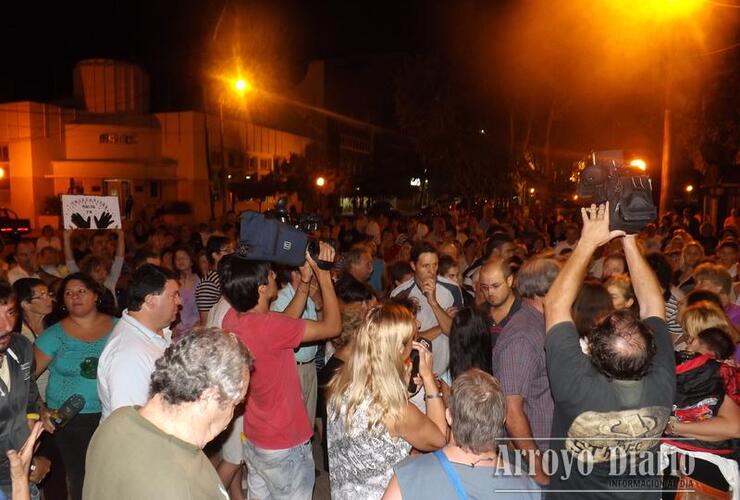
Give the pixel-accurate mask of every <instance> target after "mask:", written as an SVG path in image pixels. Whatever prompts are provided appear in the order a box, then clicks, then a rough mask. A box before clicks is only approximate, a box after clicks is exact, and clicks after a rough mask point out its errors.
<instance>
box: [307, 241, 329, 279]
mask: <svg viewBox="0 0 740 500" xmlns="http://www.w3.org/2000/svg"><path fill="white" fill-rule="evenodd" d="M335 255H336V250H334V247H332V246H331V245H329V244H328V243H324V242H323V241H320V242H319V252H318V255H317V257H318V259H316V260H315V259H314V256H312V255H311V251H310V249H307V250H306V262H308V264H309V265H310V266H311V269H312V270H313V272H314V274H315V275H316V276H317V277H318V276H319V273H322V272H323V273H327V274H328V273H329V270H330V269H331V266H327V265H326V264H333V263H334V256H335ZM317 260H318V262H317ZM302 277H303V274H302V272H301V278H302Z"/></svg>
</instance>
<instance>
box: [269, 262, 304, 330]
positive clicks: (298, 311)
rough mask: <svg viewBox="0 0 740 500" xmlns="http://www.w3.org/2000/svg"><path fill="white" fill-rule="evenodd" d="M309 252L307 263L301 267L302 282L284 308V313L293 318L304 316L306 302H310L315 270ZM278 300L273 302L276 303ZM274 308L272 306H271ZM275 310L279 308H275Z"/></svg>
mask: <svg viewBox="0 0 740 500" xmlns="http://www.w3.org/2000/svg"><path fill="white" fill-rule="evenodd" d="M308 258H309V255H308V252H306V263H305V264H303V265H302V266H301V267H300V273H301V282H300V283H299V284H298V286H297V287H296V289H295V293H294V294H293V298H292V299H291V301H290V302H289V303H288V305H287V306H285V309H283V310H282V312H283V314H285V315H287V316H290V317H291V318H300V317H301V316H303V311H305V309H306V302H308V295H309V292H310V288H311V278H312V277H313V271H312V270H311V265H310V264H309V262H308ZM276 302H277V301H275V302H273V305H275V303H276ZM271 308H272V306H271ZM275 310H279V309H278V308H275Z"/></svg>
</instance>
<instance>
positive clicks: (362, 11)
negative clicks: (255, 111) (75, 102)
mask: <svg viewBox="0 0 740 500" xmlns="http://www.w3.org/2000/svg"><path fill="white" fill-rule="evenodd" d="M425 3H426V2H420V1H404V2H386V3H384V2H378V1H374V2H346V1H338V0H331V1H296V0H294V1H287V0H270V1H261V2H253V1H219V0H154V1H152V0H117V1H110V0H101V1H99V2H87V1H74V2H48V3H44V4H42V5H43V7H40V6H39V4H37V3H36V2H12V5H13V6H12V7H10V6H6V8H7V9H9V10H8V11H6V12H5V13H4V15H3V23H2V24H3V28H2V29H1V30H0V40H1V41H2V46H3V47H5V48H6V49H5V53H6V56H5V57H4V58H3V70H2V71H1V72H0V101H2V102H4V101H12V100H22V99H31V100H39V101H58V100H63V99H65V98H69V97H70V96H71V95H72V69H73V67H74V64H75V63H76V62H77V61H79V60H81V59H85V58H114V59H122V60H125V61H130V62H134V63H137V64H140V65H141V66H143V67H144V68H145V70H146V71H147V72H148V73H149V75H150V76H151V84H152V107H153V108H154V109H155V110H159V109H177V108H183V107H189V106H194V105H197V103H198V98H197V95H199V94H198V93H199V90H198V82H199V81H200V80H201V79H202V76H203V73H204V72H205V71H207V66H208V58H209V54H210V52H209V47H211V46H212V45H211V44H213V43H214V42H213V39H214V32H215V30H216V26H217V24H218V21H219V18H220V17H221V23H220V25H219V29H218V33H217V34H216V37H215V38H216V41H215V43H216V44H228V39H229V36H230V33H231V32H232V31H233V29H234V17H235V16H234V14H235V13H236V12H237V11H238V12H240V15H239V17H240V21H241V23H242V24H241V28H242V30H243V31H244V32H245V33H256V30H255V29H252V28H254V27H255V26H257V25H260V26H261V27H262V29H263V31H260V32H259V34H255V36H253V37H252V39H251V43H253V44H254V43H257V44H259V45H260V49H261V50H265V51H267V54H266V55H265V56H266V57H269V58H273V59H274V58H276V57H278V56H279V57H280V59H281V61H280V62H281V65H280V67H279V68H278V69H277V70H276V75H274V76H275V78H277V79H284V80H285V81H286V82H295V81H297V80H300V78H301V76H302V74H303V71H305V67H306V64H307V62H308V61H310V60H312V59H321V58H337V57H344V56H347V55H356V54H363V53H384V52H402V53H404V52H418V51H427V50H429V49H430V44H428V43H427V40H428V38H429V37H428V34H429V31H431V30H430V28H429V27H428V26H426V25H425V24H426V23H427V21H428V19H427V17H426V14H425V12H426V9H425ZM18 4H21V5H18ZM237 9H238V10H237ZM222 13H223V16H222ZM247 37H249V35H247ZM259 37H264V38H263V39H262V40H260V38H259ZM262 41H264V42H265V43H264V44H262Z"/></svg>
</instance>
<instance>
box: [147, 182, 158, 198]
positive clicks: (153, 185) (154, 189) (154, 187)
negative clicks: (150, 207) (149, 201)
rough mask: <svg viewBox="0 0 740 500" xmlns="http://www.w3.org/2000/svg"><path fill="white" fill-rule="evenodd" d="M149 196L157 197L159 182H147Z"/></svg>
mask: <svg viewBox="0 0 740 500" xmlns="http://www.w3.org/2000/svg"><path fill="white" fill-rule="evenodd" d="M149 198H159V182H158V181H152V182H150V183H149Z"/></svg>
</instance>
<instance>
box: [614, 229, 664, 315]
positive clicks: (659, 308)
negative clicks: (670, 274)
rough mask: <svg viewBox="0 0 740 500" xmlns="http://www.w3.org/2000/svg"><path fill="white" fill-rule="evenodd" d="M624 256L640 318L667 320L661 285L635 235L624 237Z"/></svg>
mask: <svg viewBox="0 0 740 500" xmlns="http://www.w3.org/2000/svg"><path fill="white" fill-rule="evenodd" d="M623 246H624V256H625V258H626V259H627V267H628V268H629V271H630V276H632V288H633V289H634V290H635V297H637V302H638V303H639V304H640V317H641V318H643V319H644V318H650V317H653V316H655V317H658V318H660V319H665V302H664V301H663V292H662V291H661V289H660V283H658V278H657V277H656V276H655V273H654V272H653V270H652V268H651V267H650V265H649V264H648V263H647V261H646V260H645V257H644V256H643V255H642V253H641V252H640V249H639V248H638V246H637V239H636V238H635V235H634V234H631V235H628V236H625V237H624V242H623Z"/></svg>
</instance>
